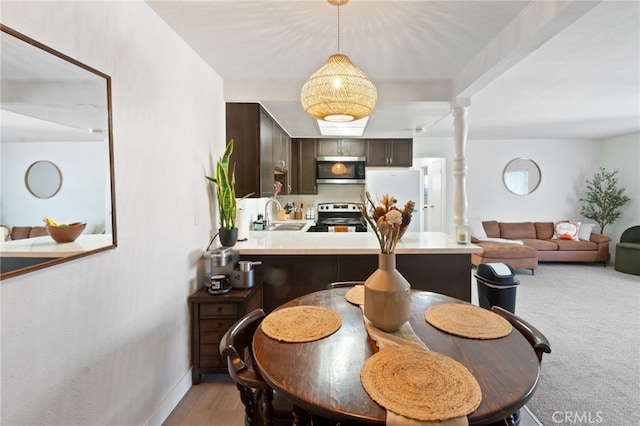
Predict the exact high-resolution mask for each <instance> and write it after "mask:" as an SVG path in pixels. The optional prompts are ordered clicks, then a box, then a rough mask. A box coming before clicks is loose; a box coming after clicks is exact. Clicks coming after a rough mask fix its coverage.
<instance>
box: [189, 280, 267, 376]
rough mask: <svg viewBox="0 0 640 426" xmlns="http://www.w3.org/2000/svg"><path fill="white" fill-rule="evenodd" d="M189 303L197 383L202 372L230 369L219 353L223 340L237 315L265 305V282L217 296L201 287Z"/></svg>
mask: <svg viewBox="0 0 640 426" xmlns="http://www.w3.org/2000/svg"><path fill="white" fill-rule="evenodd" d="M189 303H190V304H191V359H192V362H193V370H192V381H193V384H194V385H197V384H199V383H200V380H201V378H202V375H203V374H220V373H227V372H228V370H227V363H226V361H225V359H224V358H223V357H222V355H220V340H222V336H223V335H224V333H226V332H227V330H228V329H229V328H230V327H231V326H232V325H233V324H234V323H235V322H236V321H238V319H240V318H241V317H243V316H244V315H245V314H247V313H249V312H251V311H253V310H254V309H260V308H262V283H261V282H259V283H258V284H256V285H255V286H253V287H252V288H250V289H243V290H231V291H230V292H228V293H226V294H220V295H215V296H214V295H211V294H209V292H208V291H207V289H206V288H204V287H202V288H200V289H199V290H198V291H196V292H195V293H193V294H192V295H191V296H190V297H189Z"/></svg>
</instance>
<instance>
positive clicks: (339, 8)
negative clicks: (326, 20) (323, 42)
mask: <svg viewBox="0 0 640 426" xmlns="http://www.w3.org/2000/svg"><path fill="white" fill-rule="evenodd" d="M338 53H340V2H338Z"/></svg>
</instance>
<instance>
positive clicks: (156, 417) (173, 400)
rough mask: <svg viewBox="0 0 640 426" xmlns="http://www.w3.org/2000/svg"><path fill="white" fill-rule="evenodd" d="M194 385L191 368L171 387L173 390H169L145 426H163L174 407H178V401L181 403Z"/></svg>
mask: <svg viewBox="0 0 640 426" xmlns="http://www.w3.org/2000/svg"><path fill="white" fill-rule="evenodd" d="M192 385H193V382H192V377H191V368H190V369H189V370H188V371H187V373H186V374H185V375H184V376H182V378H181V379H180V381H178V383H177V384H176V385H175V386H174V387H173V389H171V392H169V394H168V395H167V396H166V397H165V398H164V400H163V401H162V402H161V403H160V405H159V406H158V407H157V408H156V410H155V411H154V412H153V414H152V415H151V417H149V420H147V422H146V423H145V426H162V424H163V423H164V422H165V420H167V417H169V414H171V412H172V411H173V409H174V408H176V406H177V405H178V403H180V401H181V400H182V398H183V397H184V396H185V394H186V393H187V392H188V391H189V389H190V388H191V386H192Z"/></svg>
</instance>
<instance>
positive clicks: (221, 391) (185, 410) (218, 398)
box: [163, 375, 542, 426]
mask: <svg viewBox="0 0 640 426" xmlns="http://www.w3.org/2000/svg"><path fill="white" fill-rule="evenodd" d="M520 415H521V421H520V426H542V423H541V422H540V421H539V420H538V419H537V418H536V417H535V415H533V413H531V412H530V411H529V409H528V408H527V407H523V408H522V409H521V410H520ZM243 425H244V406H243V405H242V401H240V393H239V392H238V389H237V388H236V385H235V383H233V382H232V381H231V379H230V378H229V376H225V375H211V376H206V379H205V380H203V381H202V382H201V383H200V384H199V385H196V386H192V387H191V389H189V391H188V392H187V393H186V394H185V396H184V397H183V398H182V400H181V401H180V403H179V404H178V405H177V406H176V408H175V409H174V410H173V411H172V412H171V414H170V415H169V417H168V418H167V420H166V421H165V422H164V423H163V426H243Z"/></svg>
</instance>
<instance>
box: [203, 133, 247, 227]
mask: <svg viewBox="0 0 640 426" xmlns="http://www.w3.org/2000/svg"><path fill="white" fill-rule="evenodd" d="M232 153H233V139H231V140H230V141H229V143H228V144H227V147H226V148H225V150H224V153H223V154H222V156H221V157H220V160H219V161H218V162H217V164H216V176H215V177H211V176H205V177H206V178H207V179H209V180H210V181H211V182H213V183H215V184H216V194H217V196H218V213H219V216H220V228H222V229H233V228H235V227H236V215H237V202H238V201H239V200H236V194H235V182H236V176H235V165H234V167H233V169H232V170H231V174H229V160H230V158H231V154H232ZM251 195H253V192H251V193H249V194H247V195H244V196H243V197H241V198H240V200H243V199H245V198H247V197H250V196H251Z"/></svg>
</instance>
